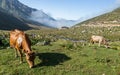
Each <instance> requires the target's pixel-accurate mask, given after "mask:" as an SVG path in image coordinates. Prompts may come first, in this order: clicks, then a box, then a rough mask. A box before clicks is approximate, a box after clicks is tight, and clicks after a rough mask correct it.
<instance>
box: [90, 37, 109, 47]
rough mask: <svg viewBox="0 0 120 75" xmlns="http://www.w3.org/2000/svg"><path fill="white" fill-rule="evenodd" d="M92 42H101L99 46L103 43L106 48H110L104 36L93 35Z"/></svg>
mask: <svg viewBox="0 0 120 75" xmlns="http://www.w3.org/2000/svg"><path fill="white" fill-rule="evenodd" d="M90 42H91V43H92V44H94V43H99V44H98V46H99V47H100V46H101V44H103V45H104V46H105V47H106V48H108V43H107V41H106V39H105V38H104V37H103V36H97V35H92V36H91V39H90Z"/></svg>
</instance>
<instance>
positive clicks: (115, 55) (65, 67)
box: [0, 43, 120, 75]
mask: <svg viewBox="0 0 120 75" xmlns="http://www.w3.org/2000/svg"><path fill="white" fill-rule="evenodd" d="M32 49H34V51H35V52H36V53H37V56H36V59H35V68H32V69H30V68H29V66H28V64H27V63H26V61H25V59H24V63H22V64H20V63H19V58H15V57H14V50H13V49H2V50H0V75H3V74H4V75H102V74H105V75H117V74H119V72H120V51H119V50H115V49H106V48H104V47H97V46H95V45H92V46H81V47H78V48H73V49H66V48H64V47H61V46H60V45H59V44H56V43H53V44H52V46H32Z"/></svg>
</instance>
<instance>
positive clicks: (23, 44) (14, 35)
mask: <svg viewBox="0 0 120 75" xmlns="http://www.w3.org/2000/svg"><path fill="white" fill-rule="evenodd" d="M10 46H11V47H13V48H15V57H17V56H18V53H19V54H20V63H22V62H23V54H22V52H24V53H25V55H26V60H27V62H28V64H29V66H30V68H32V67H34V59H35V53H34V52H33V51H32V50H31V42H30V39H29V38H28V36H27V34H25V33H24V32H23V31H20V30H18V29H15V30H13V31H11V32H10Z"/></svg>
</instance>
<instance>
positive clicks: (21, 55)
mask: <svg viewBox="0 0 120 75" xmlns="http://www.w3.org/2000/svg"><path fill="white" fill-rule="evenodd" d="M17 51H18V53H19V55H20V63H22V62H23V54H22V51H21V50H19V49H17Z"/></svg>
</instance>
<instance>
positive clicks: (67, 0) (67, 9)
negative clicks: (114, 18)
mask: <svg viewBox="0 0 120 75" xmlns="http://www.w3.org/2000/svg"><path fill="white" fill-rule="evenodd" d="M19 1H20V2H22V3H23V4H25V5H27V6H29V7H32V8H36V9H38V10H42V11H44V12H45V13H47V14H49V15H50V16H52V17H54V18H55V19H61V18H63V19H67V20H78V19H80V18H82V17H87V16H89V17H90V16H96V15H99V14H103V13H105V12H109V11H111V10H113V9H114V8H116V7H117V6H119V5H120V0H19Z"/></svg>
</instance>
